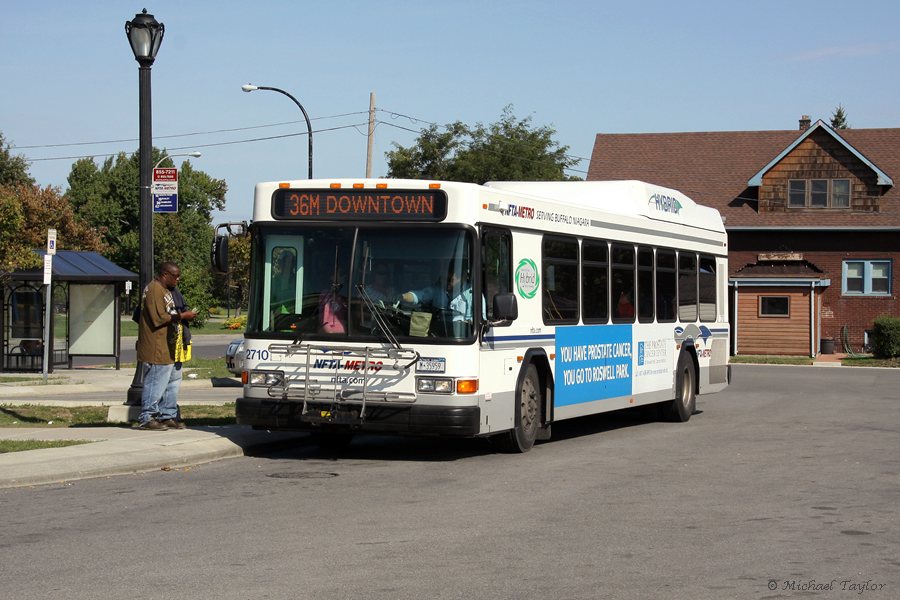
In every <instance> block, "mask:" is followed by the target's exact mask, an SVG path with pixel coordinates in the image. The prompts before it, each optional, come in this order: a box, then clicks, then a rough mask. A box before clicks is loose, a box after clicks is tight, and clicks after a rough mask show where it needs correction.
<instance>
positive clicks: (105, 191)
mask: <svg viewBox="0 0 900 600" xmlns="http://www.w3.org/2000/svg"><path fill="white" fill-rule="evenodd" d="M164 156H165V154H164V151H160V150H157V149H155V148H154V150H153V156H152V162H153V164H156V163H157V162H158V161H160V159H162V158H163V157H164ZM174 164H175V163H173V162H172V159H170V158H166V159H165V160H163V161H162V162H161V163H160V166H161V167H172V166H174ZM68 182H69V195H70V196H71V197H72V203H73V205H74V206H75V207H77V210H78V212H79V214H80V215H81V216H82V217H83V218H84V219H85V220H86V221H88V222H89V223H91V225H93V226H94V227H96V228H97V230H98V231H99V232H100V233H101V235H102V236H103V239H104V241H105V242H106V244H107V245H108V247H109V251H108V253H107V257H108V258H109V259H110V260H112V261H113V262H115V263H116V264H118V265H120V266H122V267H125V268H127V269H131V270H133V271H139V270H140V256H139V253H140V157H139V155H138V153H134V154H131V155H126V154H124V153H120V154H119V155H118V156H116V157H114V158H108V159H106V160H105V161H104V162H103V164H102V165H100V166H97V165H96V164H95V163H94V161H93V160H92V159H82V160H79V161H78V162H76V163H75V164H74V165H73V166H72V170H71V171H70V173H69V178H68ZM227 189H228V188H227V185H226V184H225V181H224V180H221V179H214V178H212V177H210V176H209V175H208V174H206V173H204V172H203V171H199V170H196V169H194V168H193V166H192V165H191V163H190V162H189V161H185V162H184V163H182V165H181V168H180V169H179V173H178V212H177V213H157V214H154V215H153V250H154V252H153V254H154V259H153V264H154V265H157V264H159V263H160V262H162V261H167V260H170V261H174V262H176V263H178V264H179V266H180V267H181V272H182V280H181V282H180V283H179V288H180V289H181V291H182V293H183V294H184V296H185V300H186V301H187V302H188V303H189V304H190V305H191V306H195V307H197V308H200V309H201V314H203V315H205V314H206V309H207V308H208V307H209V306H210V305H211V304H213V299H212V296H211V292H210V290H211V289H212V274H211V270H210V265H209V248H210V246H211V244H212V234H213V232H212V227H211V224H210V219H211V215H212V212H213V211H214V210H222V209H223V208H224V207H225V192H226V191H227Z"/></svg>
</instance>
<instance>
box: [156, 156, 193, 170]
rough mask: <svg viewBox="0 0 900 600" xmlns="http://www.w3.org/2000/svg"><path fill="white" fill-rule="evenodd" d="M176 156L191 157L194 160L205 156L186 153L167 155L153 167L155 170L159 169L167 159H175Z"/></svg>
mask: <svg viewBox="0 0 900 600" xmlns="http://www.w3.org/2000/svg"><path fill="white" fill-rule="evenodd" d="M175 156H191V157H193V158H200V157H201V156H203V154H202V153H200V152H184V153H182V154H166V155H165V156H163V157H162V158H161V159H159V161H158V162H157V163H156V164H155V165H153V168H154V169H155V168H156V167H158V166H159V165H161V164H162V162H163V161H164V160H166V159H167V158H173V157H175Z"/></svg>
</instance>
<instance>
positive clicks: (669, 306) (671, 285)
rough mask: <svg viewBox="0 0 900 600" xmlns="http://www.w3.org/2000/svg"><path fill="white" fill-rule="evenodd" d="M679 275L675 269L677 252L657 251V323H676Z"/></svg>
mask: <svg viewBox="0 0 900 600" xmlns="http://www.w3.org/2000/svg"><path fill="white" fill-rule="evenodd" d="M677 279H678V273H677V272H676V269H675V251H674V250H663V249H660V250H657V251H656V321H657V322H658V323H673V322H675V302H676V299H677V292H676V290H677Z"/></svg>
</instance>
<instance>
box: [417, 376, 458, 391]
mask: <svg viewBox="0 0 900 600" xmlns="http://www.w3.org/2000/svg"><path fill="white" fill-rule="evenodd" d="M416 391H418V392H431V393H435V394H452V393H453V391H454V389H453V380H452V379H449V378H447V377H418V378H417V379H416Z"/></svg>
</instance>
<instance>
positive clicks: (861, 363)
mask: <svg viewBox="0 0 900 600" xmlns="http://www.w3.org/2000/svg"><path fill="white" fill-rule="evenodd" d="M841 364H842V365H843V366H845V367H893V368H895V369H896V368H900V358H875V357H873V356H857V357H855V358H851V357H849V356H848V357H847V358H843V359H841Z"/></svg>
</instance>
